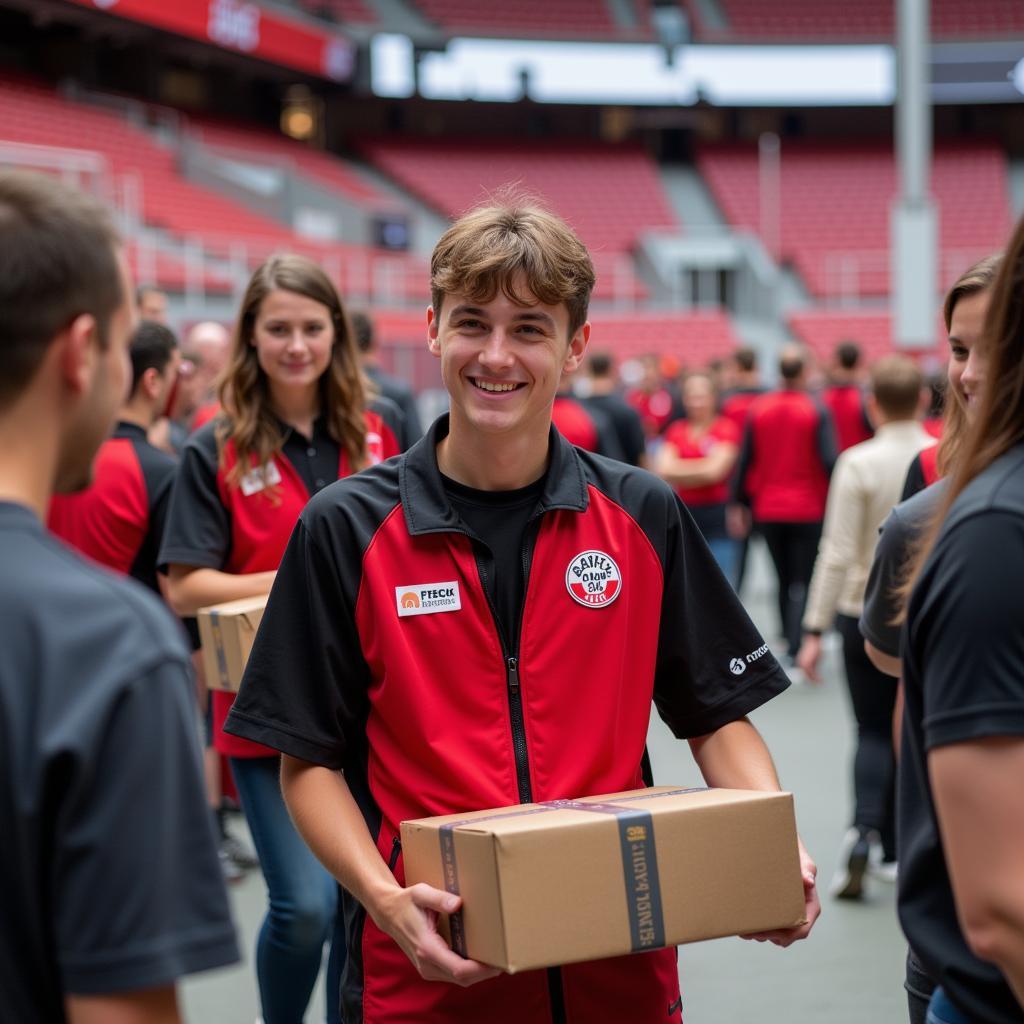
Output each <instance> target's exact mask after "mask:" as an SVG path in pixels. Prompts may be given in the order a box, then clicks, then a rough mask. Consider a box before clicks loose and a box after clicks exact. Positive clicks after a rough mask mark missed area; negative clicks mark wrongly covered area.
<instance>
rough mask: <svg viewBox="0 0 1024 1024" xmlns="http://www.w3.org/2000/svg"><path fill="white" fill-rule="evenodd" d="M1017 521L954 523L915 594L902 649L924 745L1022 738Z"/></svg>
mask: <svg viewBox="0 0 1024 1024" xmlns="http://www.w3.org/2000/svg"><path fill="white" fill-rule="evenodd" d="M1022 580H1024V517H1022V516H1020V515H1016V514H1013V513H1010V512H1005V511H995V510H993V511H986V512H983V513H979V514H976V515H974V516H972V517H971V518H969V519H966V520H964V521H962V522H959V523H957V524H956V526H955V528H954V529H952V530H949V531H948V532H946V533H945V534H944V535H943V536H942V537H941V538H940V541H939V544H938V545H937V547H936V551H935V554H934V555H933V557H932V563H931V565H930V566H926V571H925V573H924V574H923V576H922V582H921V584H920V585H919V587H918V590H921V589H922V588H923V589H924V593H923V594H922V595H920V596H919V594H918V593H917V592H915V594H914V596H913V599H912V605H913V607H912V610H911V616H910V623H909V628H908V636H909V641H908V642H909V645H910V649H911V651H912V655H913V658H914V662H915V667H916V670H917V676H918V678H919V679H920V680H921V681H922V687H923V691H924V714H923V725H924V732H925V744H926V746H927V747H928V748H929V749H930V748H932V747H938V746H943V745H946V744H951V743H960V742H967V741H969V740H972V739H980V738H983V737H989V736H1021V735H1024V614H1022V607H1024V591H1022V583H1021V581H1022Z"/></svg>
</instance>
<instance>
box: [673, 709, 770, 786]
mask: <svg viewBox="0 0 1024 1024" xmlns="http://www.w3.org/2000/svg"><path fill="white" fill-rule="evenodd" d="M690 749H691V750H692V751H693V757H694V760H695V761H696V762H697V765H698V767H699V768H700V771H701V775H703V776H704V781H705V782H706V783H707V784H708V785H709V786H718V787H721V788H724V789H757V790H762V791H765V792H772V791H775V790H778V789H780V788H781V787H780V786H779V777H778V775H777V774H776V772H775V765H774V764H773V763H772V756H771V754H770V753H769V752H768V747H767V746H766V745H765V742H764V740H763V739H762V738H761V734H760V733H759V732H758V731H757V729H755V728H754V726H753V725H752V724H751V723H750V722H749V721H748V720H747V719H746V718H741V719H739V720H738V721H736V722H730V723H729V724H728V725H724V726H722V728H721V729H717V730H716V731H715V732H712V733H708V734H707V735H706V736H698V737H696V738H695V739H691V740H690Z"/></svg>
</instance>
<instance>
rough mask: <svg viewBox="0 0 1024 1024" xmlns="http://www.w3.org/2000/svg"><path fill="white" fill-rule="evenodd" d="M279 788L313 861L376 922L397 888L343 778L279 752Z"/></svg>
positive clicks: (327, 769)
mask: <svg viewBox="0 0 1024 1024" xmlns="http://www.w3.org/2000/svg"><path fill="white" fill-rule="evenodd" d="M281 791H282V793H283V794H284V799H285V803H286V804H287V805H288V811H289V813H290V814H291V816H292V820H293V821H294V822H295V827H296V828H297V829H298V831H299V834H300V835H301V836H302V838H303V839H304V840H305V841H306V844H307V845H308V846H309V848H310V849H311V850H312V851H313V853H314V854H315V855H316V857H317V859H318V860H319V861H320V862H321V863H322V864H323V865H324V867H326V868H327V870H328V871H330V873H331V874H332V875H334V877H335V878H336V879H337V880H338V881H339V882H340V883H341V884H342V885H343V886H344V887H345V888H346V889H347V890H348V891H349V892H350V893H352V895H353V896H354V897H355V898H356V899H357V900H359V902H360V903H361V904H362V905H363V906H364V907H365V908H366V911H367V913H369V914H370V916H371V917H372V918H373V919H374V920H375V921H376V922H377V923H378V924H379V923H380V920H379V915H380V911H381V907H382V903H383V901H384V900H386V898H387V896H388V895H394V893H396V892H397V891H398V890H399V889H400V887H399V885H398V883H397V882H396V881H395V877H394V875H392V873H391V871H390V870H389V869H388V866H387V864H385V863H384V859H383V858H382V857H381V855H380V852H379V851H378V850H377V847H376V844H375V843H374V841H373V839H372V838H371V836H370V832H369V829H367V827H366V822H365V821H364V820H363V815H362V812H361V811H360V810H359V806H358V805H357V804H356V802H355V799H354V798H353V797H352V793H351V791H350V790H349V788H348V783H346V782H345V778H344V776H343V775H342V774H341V773H340V772H336V771H332V770H331V769H330V768H323V767H321V766H320V765H313V764H309V763H307V762H305V761H300V760H298V759H296V758H294V757H289V756H288V755H284V756H283V757H282V758H281Z"/></svg>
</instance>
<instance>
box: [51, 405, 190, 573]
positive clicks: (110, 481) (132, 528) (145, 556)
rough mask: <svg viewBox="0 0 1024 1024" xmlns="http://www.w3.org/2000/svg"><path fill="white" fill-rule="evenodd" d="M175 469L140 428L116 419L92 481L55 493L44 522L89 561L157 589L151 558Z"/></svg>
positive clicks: (157, 544) (153, 558) (160, 532)
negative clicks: (75, 490)
mask: <svg viewBox="0 0 1024 1024" xmlns="http://www.w3.org/2000/svg"><path fill="white" fill-rule="evenodd" d="M176 468H177V462H176V461H175V460H174V458H173V457H172V456H170V455H168V454H167V453H166V452H163V451H161V450H160V449H159V448H155V447H154V446H153V445H151V444H150V443H149V441H148V440H147V438H146V431H145V429H144V428H143V427H140V426H138V425H137V424H135V423H125V422H121V423H118V424H117V427H116V428H115V430H114V433H113V436H112V437H110V439H109V440H107V441H105V442H104V443H103V444H102V445H101V446H100V450H99V452H98V453H97V455H96V461H95V462H94V464H93V480H92V483H91V484H90V485H89V487H87V488H86V489H85V490H84V491H79V492H78V493H77V494H58V495H55V496H54V498H53V500H52V501H51V502H50V512H49V516H48V518H47V526H49V528H50V531H51V532H52V533H54V534H55V535H56V536H58V537H60V538H61V540H63V541H65V542H66V543H67V544H70V545H71V546H72V547H73V548H75V549H76V550H77V551H80V552H81V553H82V554H83V555H86V556H87V557H89V558H91V559H92V560H93V561H95V562H99V563H100V564H101V565H105V566H107V567H108V568H110V569H114V570H115V571H117V572H120V573H123V574H124V575H126V576H134V577H135V578H136V579H137V580H139V581H140V582H142V583H145V584H146V586H148V587H149V588H150V589H152V590H156V591H157V592H159V588H158V586H157V580H156V559H157V553H158V551H159V550H160V540H161V538H162V537H163V531H164V522H165V520H166V517H167V505H168V501H169V499H170V495H171V485H172V484H173V482H174V474H175V471H176Z"/></svg>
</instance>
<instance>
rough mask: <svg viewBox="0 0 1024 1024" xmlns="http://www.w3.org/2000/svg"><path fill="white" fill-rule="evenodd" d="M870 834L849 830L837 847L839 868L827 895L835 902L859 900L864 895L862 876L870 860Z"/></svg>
mask: <svg viewBox="0 0 1024 1024" xmlns="http://www.w3.org/2000/svg"><path fill="white" fill-rule="evenodd" d="M871 841H872V833H871V832H870V831H868V830H867V829H863V828H857V827H856V826H854V827H853V828H851V829H850V830H849V831H848V832H847V833H846V835H845V836H843V842H842V845H841V846H840V847H839V867H838V868H837V869H836V873H835V875H834V876H833V878H832V884H831V885H830V886H829V893H830V894H831V895H832V897H833V898H834V899H837V900H859V899H860V898H861V896H863V895H864V876H865V875H866V874H867V870H868V862H869V860H870V858H871Z"/></svg>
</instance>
